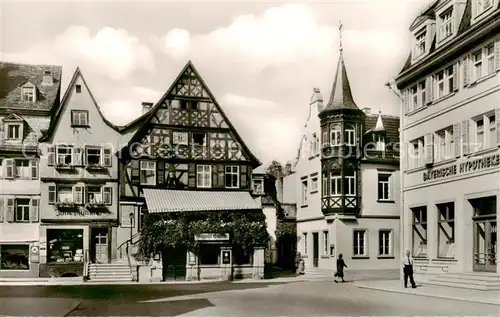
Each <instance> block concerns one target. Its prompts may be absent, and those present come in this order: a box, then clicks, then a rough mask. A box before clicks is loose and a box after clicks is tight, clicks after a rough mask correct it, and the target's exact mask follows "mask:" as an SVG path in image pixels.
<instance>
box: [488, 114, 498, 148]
mask: <svg viewBox="0 0 500 317" xmlns="http://www.w3.org/2000/svg"><path fill="white" fill-rule="evenodd" d="M488 122H489V125H490V126H489V133H488V139H489V142H488V144H489V146H490V148H491V147H496V146H497V143H498V140H497V125H496V122H495V115H491V116H489V117H488Z"/></svg>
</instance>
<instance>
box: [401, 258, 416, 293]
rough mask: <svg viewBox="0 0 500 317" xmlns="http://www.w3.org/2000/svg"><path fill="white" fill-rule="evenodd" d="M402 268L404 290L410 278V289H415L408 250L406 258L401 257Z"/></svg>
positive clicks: (411, 262) (411, 261)
mask: <svg viewBox="0 0 500 317" xmlns="http://www.w3.org/2000/svg"><path fill="white" fill-rule="evenodd" d="M401 265H402V266H403V273H404V281H405V288H407V287H408V278H410V283H411V288H417V285H415V281H414V280H413V259H412V258H411V257H410V250H406V256H404V257H403V262H402V263H401Z"/></svg>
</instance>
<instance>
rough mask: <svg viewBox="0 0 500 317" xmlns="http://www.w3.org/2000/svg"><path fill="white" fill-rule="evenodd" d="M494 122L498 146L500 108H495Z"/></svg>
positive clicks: (499, 142) (499, 143) (499, 141)
mask: <svg viewBox="0 0 500 317" xmlns="http://www.w3.org/2000/svg"><path fill="white" fill-rule="evenodd" d="M495 124H496V129H497V131H496V133H497V145H499V146H500V108H496V109H495Z"/></svg>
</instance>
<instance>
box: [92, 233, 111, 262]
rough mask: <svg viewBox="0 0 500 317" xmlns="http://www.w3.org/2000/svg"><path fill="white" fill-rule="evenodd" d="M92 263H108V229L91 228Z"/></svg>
mask: <svg viewBox="0 0 500 317" xmlns="http://www.w3.org/2000/svg"><path fill="white" fill-rule="evenodd" d="M92 244H93V249H94V254H93V256H94V261H95V262H96V263H108V228H92Z"/></svg>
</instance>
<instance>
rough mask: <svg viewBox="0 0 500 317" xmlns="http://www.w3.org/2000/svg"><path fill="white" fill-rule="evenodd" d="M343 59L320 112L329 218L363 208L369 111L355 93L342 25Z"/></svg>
mask: <svg viewBox="0 0 500 317" xmlns="http://www.w3.org/2000/svg"><path fill="white" fill-rule="evenodd" d="M339 31H340V46H339V51H340V55H339V61H338V64H337V71H336V74H335V79H334V82H333V87H332V91H331V94H330V99H329V100H328V103H327V105H326V106H325V107H324V108H323V109H322V110H321V111H320V113H319V115H318V116H319V119H320V125H321V140H322V141H321V144H322V153H321V171H322V185H323V186H322V198H321V209H322V212H323V214H324V215H325V217H328V216H333V215H335V214H338V215H344V216H348V217H349V216H354V217H355V216H356V215H357V214H358V212H359V209H360V197H361V186H360V184H361V173H360V158H361V154H362V153H361V149H362V140H361V135H362V131H363V127H362V123H363V121H364V116H365V114H364V113H363V111H362V110H361V109H359V108H358V106H357V105H356V103H355V102H354V99H353V97H352V93H351V86H350V84H349V79H348V77H347V71H346V67H345V63H344V57H343V48H342V33H341V32H342V24H340V27H339Z"/></svg>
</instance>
